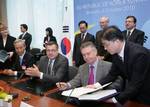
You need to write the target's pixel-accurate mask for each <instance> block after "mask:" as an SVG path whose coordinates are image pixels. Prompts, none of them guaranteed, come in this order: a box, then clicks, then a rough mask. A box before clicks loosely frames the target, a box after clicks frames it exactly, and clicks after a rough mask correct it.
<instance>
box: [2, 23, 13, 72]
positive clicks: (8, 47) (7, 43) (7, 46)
mask: <svg viewBox="0 0 150 107" xmlns="http://www.w3.org/2000/svg"><path fill="white" fill-rule="evenodd" d="M15 39H16V38H14V37H12V36H10V35H9V33H8V28H7V27H6V26H5V25H1V28H0V50H5V51H7V52H8V54H9V59H7V60H6V62H5V63H1V62H0V69H6V68H10V67H11V66H12V56H13V54H14V51H15V48H14V45H13V42H14V41H15Z"/></svg>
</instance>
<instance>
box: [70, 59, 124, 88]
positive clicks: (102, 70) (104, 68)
mask: <svg viewBox="0 0 150 107" xmlns="http://www.w3.org/2000/svg"><path fill="white" fill-rule="evenodd" d="M111 66H112V64H111V63H110V62H106V61H103V60H98V64H97V71H96V82H98V81H99V80H102V79H103V78H104V77H105V76H106V75H107V74H108V73H109V71H110V69H111ZM88 76H89V65H88V64H87V63H85V64H83V65H81V66H80V67H79V71H78V74H77V75H76V76H75V77H74V79H72V80H71V81H70V82H69V83H70V84H71V87H72V88H76V87H79V86H86V85H88ZM122 82H123V81H122V79H121V78H118V79H116V81H115V82H114V83H113V84H111V86H109V88H117V89H121V88H122Z"/></svg>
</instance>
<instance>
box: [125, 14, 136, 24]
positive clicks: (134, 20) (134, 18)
mask: <svg viewBox="0 0 150 107" xmlns="http://www.w3.org/2000/svg"><path fill="white" fill-rule="evenodd" d="M128 18H133V22H134V23H136V22H137V20H136V17H135V16H127V17H126V19H128Z"/></svg>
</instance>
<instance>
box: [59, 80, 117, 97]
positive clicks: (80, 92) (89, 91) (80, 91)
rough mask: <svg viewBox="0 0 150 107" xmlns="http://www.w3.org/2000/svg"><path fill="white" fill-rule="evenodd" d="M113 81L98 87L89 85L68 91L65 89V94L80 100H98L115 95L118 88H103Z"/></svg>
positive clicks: (63, 93)
mask: <svg viewBox="0 0 150 107" xmlns="http://www.w3.org/2000/svg"><path fill="white" fill-rule="evenodd" d="M111 83H112V82H110V83H107V84H105V85H103V86H100V87H98V88H96V89H93V88H87V87H79V88H75V89H70V90H67V91H63V92H62V95H63V96H70V97H75V98H78V99H79V100H98V99H101V98H103V97H107V96H110V95H112V94H113V95H114V94H116V93H117V91H116V90H102V89H103V88H104V87H106V86H108V85H110V84H111Z"/></svg>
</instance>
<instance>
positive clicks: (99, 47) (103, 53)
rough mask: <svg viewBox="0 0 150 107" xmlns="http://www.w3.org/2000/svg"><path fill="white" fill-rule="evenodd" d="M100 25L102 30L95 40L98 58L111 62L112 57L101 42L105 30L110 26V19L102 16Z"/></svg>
mask: <svg viewBox="0 0 150 107" xmlns="http://www.w3.org/2000/svg"><path fill="white" fill-rule="evenodd" d="M99 23H100V27H101V30H99V31H97V32H96V40H95V44H96V47H97V50H98V56H99V58H100V59H103V60H105V61H111V55H110V54H109V53H108V52H107V51H106V50H105V49H104V46H103V44H102V42H101V37H102V34H103V30H104V29H105V28H107V27H108V26H109V18H108V17H106V16H102V17H101V18H100V21H99Z"/></svg>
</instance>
